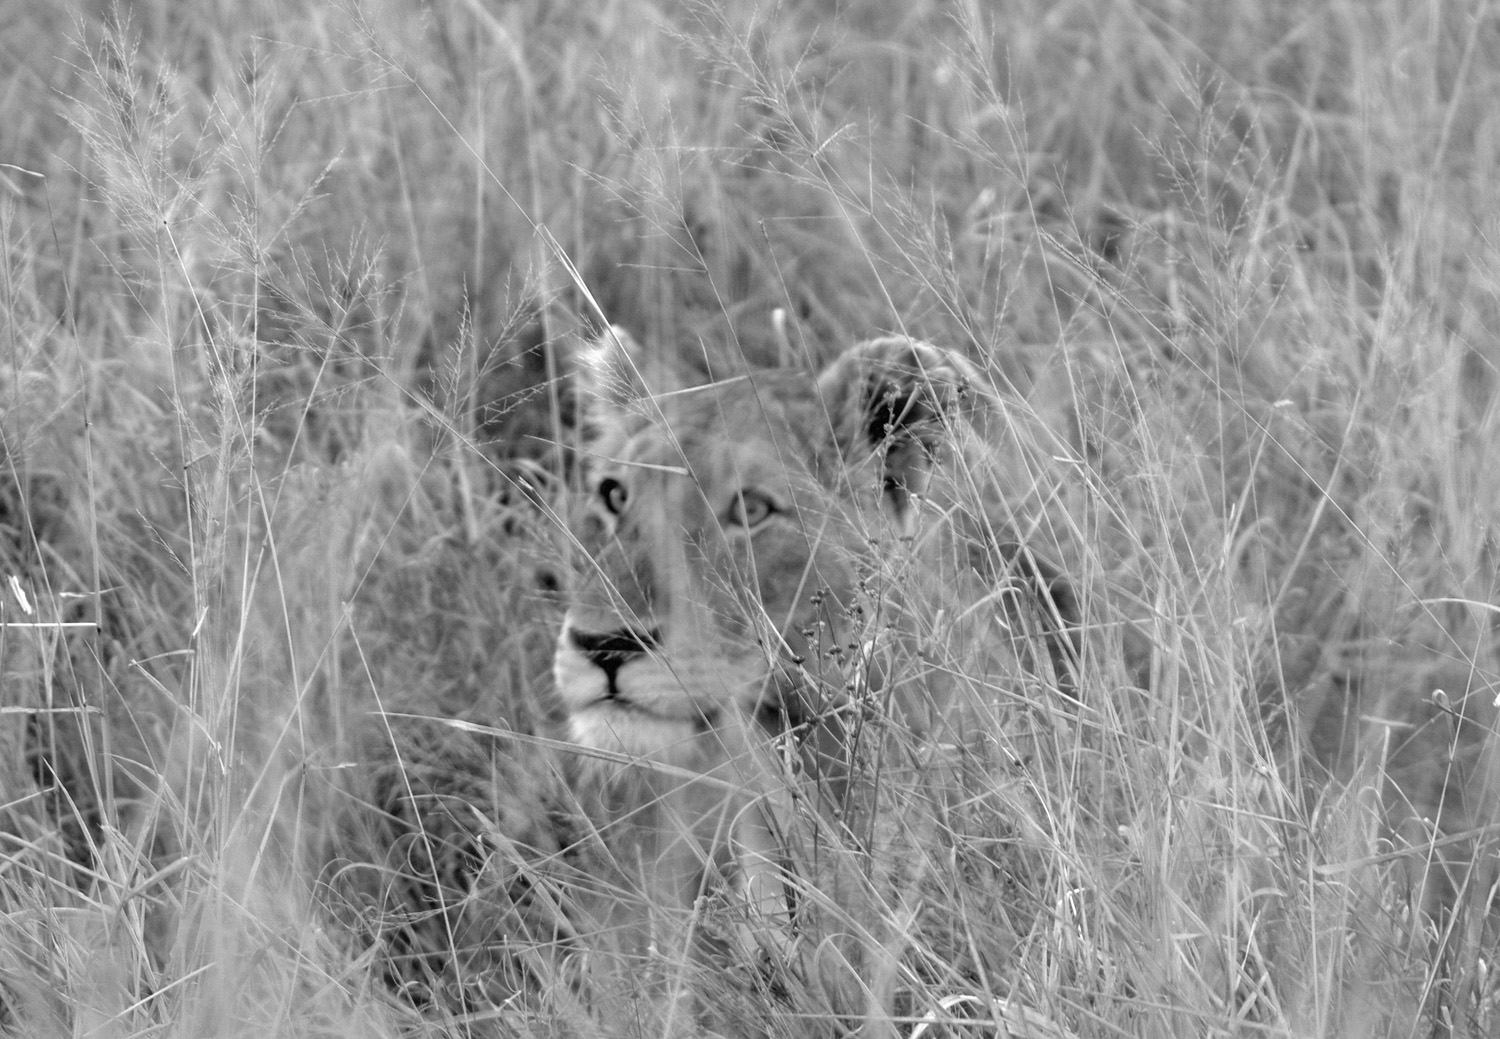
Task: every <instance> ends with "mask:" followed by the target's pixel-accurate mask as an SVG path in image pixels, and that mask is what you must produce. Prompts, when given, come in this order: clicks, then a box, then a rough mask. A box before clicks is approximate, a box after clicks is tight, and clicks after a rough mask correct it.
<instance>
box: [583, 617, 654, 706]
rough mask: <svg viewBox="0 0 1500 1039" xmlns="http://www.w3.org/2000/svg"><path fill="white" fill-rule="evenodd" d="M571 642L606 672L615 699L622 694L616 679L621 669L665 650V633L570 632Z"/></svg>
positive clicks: (624, 631)
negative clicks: (662, 642) (636, 660)
mask: <svg viewBox="0 0 1500 1039" xmlns="http://www.w3.org/2000/svg"><path fill="white" fill-rule="evenodd" d="M568 639H569V641H571V642H572V643H573V646H574V648H575V649H577V650H578V651H579V652H580V653H582V654H583V655H584V656H585V657H587V658H588V661H589V663H591V664H593V665H594V666H595V667H597V668H598V669H599V670H600V671H603V672H604V677H605V680H606V681H607V682H608V683H609V691H610V696H611V697H613V696H617V695H618V690H617V689H616V687H615V676H616V675H617V674H619V671H620V668H622V667H624V666H625V665H626V664H628V663H630V661H632V660H634V659H635V658H636V657H640V656H645V655H646V653H648V652H649V651H651V650H653V649H659V648H660V647H661V632H660V631H659V630H658V629H656V628H652V629H651V630H650V631H631V630H630V629H628V628H627V629H624V630H621V631H606V632H601V633H598V634H596V633H593V632H587V631H569V632H568Z"/></svg>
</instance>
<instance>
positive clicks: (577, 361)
mask: <svg viewBox="0 0 1500 1039" xmlns="http://www.w3.org/2000/svg"><path fill="white" fill-rule="evenodd" d="M567 361H568V365H567V367H568V376H569V379H570V381H571V382H572V384H573V388H574V391H575V392H576V394H577V396H578V400H579V403H580V404H581V405H582V407H583V410H584V411H585V412H587V411H591V410H596V409H600V408H603V409H606V410H609V409H622V408H628V407H630V406H631V405H632V404H635V403H636V402H638V401H641V400H644V399H646V398H649V397H651V396H652V395H655V394H662V393H670V392H671V391H672V390H675V389H678V388H679V387H678V385H677V382H678V380H677V377H676V375H675V373H674V372H673V370H672V366H671V365H670V364H669V363H668V362H667V359H666V358H665V357H663V356H661V353H660V351H652V350H648V349H647V348H646V346H644V345H642V344H641V343H640V342H639V341H638V340H637V339H636V338H635V337H634V336H632V335H631V334H630V333H629V332H627V331H626V330H625V329H623V328H621V327H620V326H619V325H610V326H609V327H608V328H606V329H605V330H604V331H603V332H602V333H600V334H599V335H597V336H595V337H594V338H593V339H589V340H577V341H575V342H574V344H573V346H572V349H570V350H569V351H568V357H567Z"/></svg>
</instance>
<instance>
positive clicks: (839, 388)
mask: <svg viewBox="0 0 1500 1039" xmlns="http://www.w3.org/2000/svg"><path fill="white" fill-rule="evenodd" d="M818 389H819V391H820V394H821V396H822V398H823V402H824V405H825V407H826V408H827V410H828V415H829V418H830V419H831V420H832V422H833V427H834V434H835V437H836V439H837V442H838V446H839V448H840V450H841V451H843V453H844V456H845V457H846V458H849V459H856V458H859V457H861V456H864V455H866V454H868V453H869V452H871V451H874V452H875V453H876V454H878V455H879V456H880V458H881V460H882V465H883V473H882V479H883V484H884V488H885V491H886V495H887V497H888V499H889V500H890V502H891V503H892V505H893V506H894V507H895V508H896V509H897V511H898V512H904V510H905V507H906V502H907V500H908V499H909V497H910V496H911V495H912V494H919V493H921V492H922V491H923V490H924V489H925V487H926V484H927V477H928V474H929V473H930V472H931V469H932V466H933V462H934V459H935V457H936V455H937V454H938V452H940V451H941V450H943V448H944V445H945V444H946V443H947V442H948V440H949V438H950V437H951V436H952V433H953V430H954V428H955V426H957V425H959V424H970V425H976V426H978V427H979V428H980V429H981V430H983V429H984V428H985V427H986V426H987V425H988V423H989V421H990V420H991V419H992V418H993V417H994V416H996V415H998V413H999V403H998V400H997V399H996V396H995V391H994V390H993V388H992V387H991V385H990V383H989V381H988V380H987V379H986V378H985V377H984V375H983V373H981V372H980V371H979V369H978V368H976V367H975V366H974V365H973V364H972V363H970V362H969V361H968V360H967V359H965V358H964V357H962V356H960V355H959V354H957V353H955V352H953V351H952V350H945V349H943V348H942V347H937V346H933V345H932V344H931V343H924V342H921V341H920V340H916V339H911V338H908V337H906V336H889V337H886V338H883V339H872V340H869V341H868V342H864V343H859V344H857V345H855V346H852V347H850V348H849V349H848V350H845V351H844V352H843V353H842V354H840V355H839V356H838V357H837V358H836V359H835V360H834V361H833V363H832V364H830V365H829V366H828V367H827V368H825V369H824V370H823V373H822V374H821V375H819V376H818Z"/></svg>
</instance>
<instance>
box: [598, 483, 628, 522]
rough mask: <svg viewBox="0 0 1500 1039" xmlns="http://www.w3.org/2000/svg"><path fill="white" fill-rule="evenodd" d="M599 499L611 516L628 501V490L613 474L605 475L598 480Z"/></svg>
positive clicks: (615, 514)
mask: <svg viewBox="0 0 1500 1039" xmlns="http://www.w3.org/2000/svg"><path fill="white" fill-rule="evenodd" d="M599 500H600V501H602V502H604V507H605V508H606V509H608V510H609V513H610V515H611V516H618V515H619V514H620V513H622V512H624V511H625V506H626V504H627V503H628V502H629V501H630V490H629V489H628V488H627V487H626V486H625V485H624V484H623V483H621V482H620V481H619V480H616V479H615V478H614V477H613V476H606V477H605V478H604V479H602V480H600V481H599Z"/></svg>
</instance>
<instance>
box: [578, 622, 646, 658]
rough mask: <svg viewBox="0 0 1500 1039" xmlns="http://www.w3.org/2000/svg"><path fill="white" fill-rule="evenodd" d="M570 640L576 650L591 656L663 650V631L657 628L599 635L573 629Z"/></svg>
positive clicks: (601, 633)
mask: <svg viewBox="0 0 1500 1039" xmlns="http://www.w3.org/2000/svg"><path fill="white" fill-rule="evenodd" d="M568 638H569V639H571V640H572V642H573V646H574V648H575V649H577V650H578V651H579V652H580V653H585V654H588V655H589V656H592V655H593V654H595V653H623V654H634V653H649V652H650V651H651V650H653V649H660V648H661V631H660V630H659V629H657V628H652V629H651V630H650V631H633V630H631V629H630V628H623V629H621V630H619V631H605V632H599V633H595V632H591V631H578V630H577V629H573V630H571V631H569V632H568Z"/></svg>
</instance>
